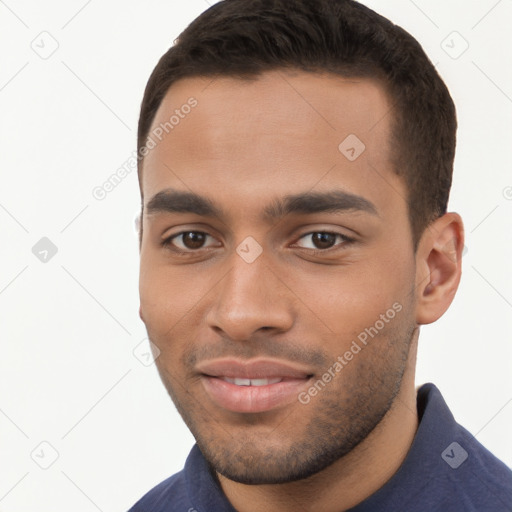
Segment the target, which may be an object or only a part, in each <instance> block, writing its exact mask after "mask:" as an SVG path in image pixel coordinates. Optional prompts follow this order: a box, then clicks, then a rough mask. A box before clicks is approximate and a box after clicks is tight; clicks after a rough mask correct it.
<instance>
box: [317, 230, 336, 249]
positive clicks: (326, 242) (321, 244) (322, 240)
mask: <svg viewBox="0 0 512 512" xmlns="http://www.w3.org/2000/svg"><path fill="white" fill-rule="evenodd" d="M335 241H336V235H335V234H333V233H313V243H314V244H315V245H316V246H317V248H318V249H328V248H329V247H332V246H333V245H334V242H335Z"/></svg>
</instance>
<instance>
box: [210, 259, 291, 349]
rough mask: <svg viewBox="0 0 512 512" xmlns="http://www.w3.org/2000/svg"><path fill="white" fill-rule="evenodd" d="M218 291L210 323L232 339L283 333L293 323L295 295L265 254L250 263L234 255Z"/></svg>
mask: <svg viewBox="0 0 512 512" xmlns="http://www.w3.org/2000/svg"><path fill="white" fill-rule="evenodd" d="M215 292H216V293H214V297H215V299H214V301H215V302H214V303H213V304H212V306H211V308H210V310H209V311H208V313H207V316H206V321H207V324H208V326H209V327H210V328H211V329H213V330H215V331H216V332H217V333H219V334H221V335H222V336H226V337H228V338H229V339H232V340H233V341H246V340H249V339H251V338H252V337H253V336H254V335H256V334H257V333H258V332H263V331H266V332H269V333H270V332H272V331H273V332H275V333H282V332H285V331H287V330H289V329H290V328H291V327H292V325H293V322H294V314H293V300H292V294H291V292H290V291H289V289H288V288H287V287H286V285H285V284H284V283H283V282H282V281H281V280H280V279H279V278H278V277H277V273H276V270H271V269H270V268H269V266H268V265H267V263H266V262H265V261H264V258H262V257H260V258H258V259H257V260H256V261H254V262H252V263H247V262H246V261H244V260H243V259H242V258H240V257H239V256H238V254H234V255H233V264H232V267H231V270H230V271H229V272H228V273H227V274H226V275H225V276H224V278H223V279H222V280H221V281H220V283H218V285H217V287H216V289H215Z"/></svg>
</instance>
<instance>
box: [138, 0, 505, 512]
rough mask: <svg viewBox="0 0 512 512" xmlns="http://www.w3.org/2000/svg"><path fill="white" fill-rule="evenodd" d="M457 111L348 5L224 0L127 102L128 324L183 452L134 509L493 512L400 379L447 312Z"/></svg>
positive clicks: (474, 471)
mask: <svg viewBox="0 0 512 512" xmlns="http://www.w3.org/2000/svg"><path fill="white" fill-rule="evenodd" d="M455 130H456V118H455V109H454V106H453V102H452V100H451V98H450V95H449V93H448V91H447V89H446V87H445V85H444V83H443V82H442V80H441V79H440V78H439V76H438V75H437V72H436V71H435V69H434V67H433V66H432V64H431V63H430V61H429V60H428V58H427V57H426V55H425V54H424V52H423V50H422V49H421V47H420V45H419V44H418V43H417V42H416V41H415V40H414V39H413V38H412V37H411V36H410V35H409V34H407V33H406V32H405V31H404V30H402V29H401V28H399V27H397V26H395V25H393V24H392V23H390V22H389V21H388V20H386V19H384V18H382V17H381V16H379V15H378V14H376V13H374V12H373V11H371V10H370V9H368V8H366V7H364V6H362V5H360V4H358V3H356V2H354V1H351V0H294V1H291V0H225V1H222V2H220V3H218V4H216V5H214V6H213V7H211V8H210V9H208V10H207V11H206V12H205V13H203V14H202V15H201V16H200V17H199V18H197V19H196V20H195V21H194V22H193V23H192V24H191V25H190V26H189V27H188V28H187V29H186V30H185V31H184V32H183V33H182V34H181V35H180V37H179V38H178V40H177V42H176V44H175V45H174V46H173V47H172V48H171V49H170V50H169V51H168V52H167V53H166V54H165V55H164V56H163V57H162V58H161V60H160V62H159V63H158V65H157V67H156V68H155V70H154V72H153V74H152V76H151V78H150V79H149V82H148V85H147V88H146V91H145V94H144V99H143V103H142V108H141V115H140V122H139V133H138V149H139V155H140V166H139V180H140V187H141V196H142V216H141V219H142V222H141V227H140V237H141V238H140V244H141V269H140V300H141V307H140V315H141V318H142V320H143V321H144V322H145V325H146V328H147V331H148V337H149V338H150V340H151V342H152V347H153V349H154V350H155V355H156V354H159V355H158V357H157V358H156V364H157V368H158V371H159V373H160V376H161V379H162V382H163V383H164V385H165V386H166V388H167V390H168V392H169V394H170V396H171V398H172V400H173V401H174V403H175V405H176V407H177V409H178V411H179V412H180V414H181V415H182V417H183V419H184V421H185V423H186V424H187V426H188V427H189V429H190V430H191V432H192V433H193V435H194V437H195V439H196V441H197V445H196V446H194V448H193V449H192V451H191V453H190V455H189V457H188V459H187V462H186V464H185V468H184V470H183V471H182V472H180V473H178V474H177V475H174V476H172V477H170V478H169V479H168V480H165V481H164V482H162V483H161V484H160V485H158V486H157V487H155V488H154V489H153V490H152V491H150V492H149V493H148V494H147V495H146V496H145V497H143V498H142V499H141V500H140V501H139V502H138V503H137V504H136V505H135V506H134V507H133V508H132V511H134V512H139V511H148V512H149V511H152V512H163V511H187V510H188V511H198V512H212V511H213V512H215V511H232V510H238V511H240V512H259V511H273V510H280V511H301V510H304V511H310V510H318V511H322V512H335V511H336V512H339V511H342V510H353V511H357V512H363V511H427V510H428V511H432V510H439V511H440V510H443V511H454V510H474V511H477V510H478V511H483V510H485V511H503V510H512V472H511V471H510V470H509V469H508V468H507V467H506V466H505V465H504V464H503V463H502V462H500V461H499V460H497V459H496V458H495V457H494V456H493V455H492V454H491V453H490V452H488V451H487V450H486V449H485V448H484V447H483V446H482V445H480V444H479V443H478V442H477V441H476V439H474V438H473V437H472V436H471V434H469V432H467V431H466V430H465V429H464V428H463V427H461V426H460V425H458V424H457V423H456V422H455V420H454V419H453V416H452V415H451V413H450V411H449V409H448V407H447V405H446V404H445V402H444V401H443V398H442V396H441V394H440V392H439V391H438V390H437V388H436V387H435V386H434V385H432V384H427V385H425V386H423V387H421V388H420V389H419V390H418V391H416V390H415V388H414V374H415V362H416V352H417V343H418V335H419V328H420V326H421V325H423V324H428V323H431V322H434V321H436V320H437V319H438V318H439V317H441V316H442V315H443V313H444V312H445V311H446V310H447V308H448V307H449V305H450V303H451V301H452V299H453V297H454V295H455V292H456V289H457V286H458V284H459V280H460V276H461V257H462V248H463V238H464V236H463V224H462V220H461V218H460V216H459V215H457V214H456V213H447V201H448V196H449V190H450V185H451V175H452V165H453V158H454V151H455Z"/></svg>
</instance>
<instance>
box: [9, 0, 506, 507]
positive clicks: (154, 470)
mask: <svg viewBox="0 0 512 512" xmlns="http://www.w3.org/2000/svg"><path fill="white" fill-rule="evenodd" d="M365 3H367V4H368V5H369V6H370V7H373V8H375V9H377V10H378V11H379V12H380V13H381V14H383V15H385V16H387V17H389V18H390V19H391V20H392V21H394V22H395V23H397V24H399V25H401V26H402V27H404V28H405V29H406V30H408V31H409V32H411V33H412V34H413V35H414V36H415V37H416V38H417V39H418V40H419V41H420V43H421V44H422V45H423V46H424V48H425V50H426V51H427V53H428V54H429V56H430V57H431V59H432V61H433V62H434V63H435V64H436V66H437V68H438V69H439V71H440V73H441V75H442V76H443V77H444V79H445V81H446V83H447V84H448V86H449V88H450V90H451V92H452V95H453V97H454V100H455V102H456V105H457V109H458V119H459V125H460V129H459V133H458V149H457V157H456V167H455V176H454V183H453V192H452V196H451V202H450V209H451V210H455V211H458V212H459V213H461V214H462V216H463V218H464V220H465V225H466V235H467V240H466V246H467V249H468V250H467V254H466V255H465V256H464V260H463V267H464V272H463V280H462V283H461V286H460V289H459V293H458V295H457V297H456V299H455V301H454V303H453V306H452V307H451V309H450V310H449V312H448V313H447V314H446V315H445V316H444V317H443V318H442V319H441V320H440V321H439V322H437V323H436V324H435V325H433V326H427V327H425V328H423V329H422V333H421V337H420V352H419V362H418V376H417V383H418V384H421V383H423V382H427V381H432V382H434V383H436V384H437V385H438V387H439V388H440V389H441V392H442V393H443V395H444V397H445V399H446V400H447V402H448V404H449V406H450V407H451V409H452V411H453V413H454V415H455V417H456V419H457V420H458V421H459V422H460V423H462V424H463V425H464V426H465V427H466V428H468V429H469V430H470V431H471V432H472V433H473V434H476V437H477V439H479V440H480V441H481V442H482V443H483V444H484V445H486V446H487V447H488V448H489V449H491V451H493V452H494V453H495V454H497V455H498V456H499V457H500V458H501V459H502V460H503V461H505V462H506V463H507V464H508V465H512V437H511V436H510V427H511V425H512V368H511V361H512V345H511V343H510V341H511V332H512V314H511V313H512V273H511V271H510V262H511V261H512V242H511V240H512V237H511V233H512V200H511V198H512V189H511V186H512V173H511V168H512V167H511V164H512V162H511V160H512V149H511V148H512V143H511V141H512V125H511V119H512V116H511V113H512V67H511V66H510V62H512V35H511V30H510V22H511V20H512V2H511V1H510V0H500V1H497V0H479V1H478V2H477V1H472V2H468V1H462V0H458V1H454V0H451V1H445V0H436V1H432V0H430V1H427V0H415V2H413V1H410V0H395V1H387V2H377V1H376V0H373V1H367V2H365ZM207 7H208V4H207V3H206V2H205V1H203V0H189V1H187V2H185V1H180V2H172V1H167V2H163V1H156V0H155V1H151V2H135V1H133V0H132V1H121V0H110V1H108V2H105V1H104V2H100V1H98V0H92V1H91V0H89V1H88V2H87V1H84V0H72V1H67V2H64V1H60V2H59V1H46V2H36V1H35V0H31V1H27V2H19V1H16V0H5V1H3V0H1V1H0V45H1V47H2V63H1V66H0V105H1V133H0V140H1V151H0V173H1V182H0V183H1V186H0V233H1V234H2V241H3V243H2V248H1V251H0V320H1V321H0V339H1V347H2V357H1V358H0V466H1V473H0V474H1V478H0V510H2V511H4V512H5V511H9V512H18V511H52V512H59V511H62V512H64V511H66V512H69V511H70V510H73V511H74V512H80V511H84V512H89V511H91V512H93V511H95V510H101V511H114V512H116V511H124V510H126V509H127V508H128V507H129V506H130V505H131V504H133V503H134V502H135V501H136V500H137V499H138V498H139V497H140V496H141V495H142V494H143V493H145V492H146V491H147V490H149V489H150V488H151V487H152V486H154V485H155V484H156V483H158V482H160V481H161V480H163V479H164V478H166V477H167V476H169V475H171V474H173V473H174V472H176V471H178V470H179V469H181V467H182V465H183V463H184V461H185V458H186V455H187V454H188V451H189V449H190V447H191V446H192V443H193V439H192V437H191V435H190V433H189V432H188V430H187V429H186V427H185V426H184V424H183V423H182V421H181V419H180V417H179V416H178V414H177V413H176V411H175V409H174V406H173V405H172V403H171V401H170V399H169V398H168V396H167V394H166V392H165V391H164V389H163V386H162V385H161V383H160V380H159V378H158V376H157V372H156V369H155V367H154V366H148V367H146V366H144V365H143V364H142V363H141V362H139V360H138V359H136V357H135V356H134V354H133V350H134V348H135V347H136V346H137V345H138V344H139V343H140V342H141V341H142V340H144V338H145V330H144V326H143V324H142V323H141V321H140V320H139V317H138V290H137V280H138V246H137V238H136V235H135V231H134V227H133V224H134V223H133V221H134V217H135V214H136V212H137V211H138V207H139V203H138V202H139V194H138V186H137V177H136V174H135V172H133V173H131V174H130V175H128V176H127V177H126V179H125V180H124V181H123V182H122V183H120V184H119V185H118V186H117V187H116V188H115V189H114V190H113V191H112V192H111V193H109V194H108V195H107V197H106V198H105V199H104V200H102V201H99V200H97V199H95V198H94V197H93V195H92V190H93V189H94V187H96V186H98V185H101V184H102V183H104V182H105V181H106V180H107V179H108V178H109V176H110V175H111V174H112V173H114V172H115V171H116V169H118V168H119V167H120V166H122V165H123V164H124V162H125V161H126V160H127V159H128V158H129V157H130V155H131V154H132V152H133V151H134V149H135V147H136V146H135V144H136V128H137V120H138V111H139V106H140V102H141V98H142V93H143V89H144V86H145V84H146V81H147V79H148V77H149V74H150V72H151V70H152V69H153V67H154V65H155V64H156V62H157V60H158V58H159V57H160V56H161V55H162V54H163V53H164V52H165V51H166V50H167V49H168V47H169V46H170V45H171V44H172V41H173V40H174V38H175V37H177V35H178V34H179V33H180V32H181V30H183V29H184V28H185V26H186V25H187V24H188V23H189V22H190V21H191V20H192V19H193V18H195V17H196V16H197V15H199V14H200V13H201V12H202V11H203V10H205V9H206V8H207ZM43 31H46V32H47V33H48V34H50V35H48V34H43V35H41V36H40V34H41V32H43ZM454 31H456V32H458V33H459V34H460V36H458V35H457V34H455V35H454V34H453V32H454ZM461 37H462V38H464V39H461ZM52 38H53V39H54V40H55V41H56V42H52V41H53V39H52ZM443 41H445V42H444V43H443ZM464 41H467V43H468V44H469V48H468V49H467V50H466V51H465V52H464V53H463V54H462V55H460V56H459V57H458V58H453V56H456V54H458V53H459V52H460V51H461V50H462V49H463V48H464V45H465V42H464ZM57 43H58V48H57V50H56V51H55V53H53V54H52V55H51V56H49V57H48V58H47V59H43V58H41V57H40V56H39V55H38V54H37V53H36V52H35V51H34V50H33V48H32V47H31V44H32V46H35V47H36V48H37V47H38V48H39V52H44V51H49V49H51V48H52V44H53V45H56V44H57ZM43 47H44V49H43ZM445 50H446V51H445ZM447 52H448V53H450V52H451V56H450V55H449V54H448V53H447ZM42 237H48V238H49V239H50V240H51V241H52V242H53V244H55V246H56V247H57V249H58V252H57V254H56V255H55V256H53V257H52V258H51V259H49V261H47V262H46V263H43V262H41V261H40V260H39V259H38V258H36V256H35V255H34V254H33V253H32V247H33V246H34V245H35V244H36V243H37V242H38V241H39V240H40V239H41V238H42ZM145 343H147V342H144V344H143V345H142V348H141V347H139V351H138V352H137V353H138V354H139V355H140V354H141V353H144V351H145V347H146V345H145ZM43 441H45V442H46V443H49V445H51V446H49V445H48V444H43V445H40V443H41V442H43ZM57 453H58V458H57V459H56V460H55V462H54V463H53V464H52V465H51V466H50V467H49V468H48V469H42V468H41V467H40V465H48V464H50V463H51V462H52V461H53V459H54V458H55V457H57ZM31 454H32V456H31Z"/></svg>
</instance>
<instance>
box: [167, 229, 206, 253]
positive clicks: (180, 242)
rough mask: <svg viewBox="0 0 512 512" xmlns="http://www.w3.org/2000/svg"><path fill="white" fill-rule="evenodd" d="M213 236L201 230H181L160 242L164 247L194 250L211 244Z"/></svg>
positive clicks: (185, 250) (184, 250)
mask: <svg viewBox="0 0 512 512" xmlns="http://www.w3.org/2000/svg"><path fill="white" fill-rule="evenodd" d="M213 240H214V238H213V237H212V236H211V235H208V234H207V233H203V232H202V231H182V232H181V233H177V234H176V235H173V236H171V237H169V238H167V239H166V240H164V241H163V242H162V245H163V246H164V247H169V248H174V249H175V250H178V251H183V252H187V251H195V250H197V249H203V248H205V247H208V244H209V245H211V242H212V241H213Z"/></svg>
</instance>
